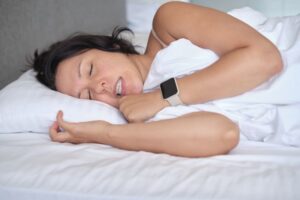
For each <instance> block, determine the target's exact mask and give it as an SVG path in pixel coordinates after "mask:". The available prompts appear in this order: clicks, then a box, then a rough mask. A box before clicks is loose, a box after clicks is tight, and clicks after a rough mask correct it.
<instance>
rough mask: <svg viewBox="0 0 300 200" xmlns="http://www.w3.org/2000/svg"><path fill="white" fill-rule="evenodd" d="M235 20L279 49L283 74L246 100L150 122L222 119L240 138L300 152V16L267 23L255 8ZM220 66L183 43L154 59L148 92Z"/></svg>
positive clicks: (172, 110)
mask: <svg viewBox="0 0 300 200" xmlns="http://www.w3.org/2000/svg"><path fill="white" fill-rule="evenodd" d="M229 14H231V15H232V16H234V17H236V18H238V19H240V20H242V21H244V22H246V23H247V24H249V25H251V26H252V27H254V28H255V29H256V30H257V31H259V32H260V33H261V34H263V35H264V36H265V37H267V38H268V39H270V40H271V41H272V42H273V43H274V44H275V45H276V46H277V47H278V49H279V51H280V53H281V55H282V58H283V62H284V69H283V70H282V72H281V73H280V74H279V75H277V76H276V77H274V78H272V79H270V80H269V81H267V82H266V83H264V84H262V85H260V86H258V87H257V88H255V89H253V90H252V91H249V92H246V93H244V94H242V95H239V96H235V97H232V98H227V99H223V100H216V101H211V102H208V103H204V104H197V105H188V106H183V105H182V106H177V107H167V108H165V109H164V110H162V111H161V112H159V113H158V114H157V115H156V116H155V117H154V118H153V119H152V120H161V119H168V118H174V117H178V116H180V115H184V114H187V113H190V112H197V111H211V112H217V113H221V114H223V115H225V116H227V117H229V118H230V119H232V120H233V121H235V122H236V123H237V124H238V125H239V127H240V130H241V136H242V137H241V138H242V139H247V140H252V141H264V142H269V143H278V144H284V145H290V146H298V147H300V92H299V88H298V87H299V86H300V15H297V16H293V17H280V18H270V19H268V18H266V17H265V16H264V15H262V14H261V13H259V12H257V11H254V10H252V9H251V8H247V7H246V8H242V9H236V10H233V11H231V12H229ZM217 60H218V56H217V55H216V54H215V53H214V52H213V51H211V50H209V49H203V48H200V47H198V46H196V45H194V44H193V43H191V42H190V41H189V40H187V39H184V38H183V39H179V40H176V41H174V42H172V43H171V44H170V45H169V46H168V47H166V48H165V49H163V50H161V51H160V52H159V53H158V55H157V56H156V57H155V59H154V61H153V64H152V66H151V70H150V72H149V74H148V77H147V80H146V82H145V84H144V90H145V91H149V90H152V89H153V88H156V87H158V86H159V84H160V83H161V82H162V81H164V80H167V79H169V78H171V77H181V76H184V75H187V74H190V73H193V72H195V71H197V70H201V69H204V68H206V67H208V66H209V65H210V64H212V63H214V62H215V61H217Z"/></svg>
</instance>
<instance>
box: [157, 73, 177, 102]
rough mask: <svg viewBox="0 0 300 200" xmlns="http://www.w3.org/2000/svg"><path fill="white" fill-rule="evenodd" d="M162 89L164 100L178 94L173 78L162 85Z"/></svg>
mask: <svg viewBox="0 0 300 200" xmlns="http://www.w3.org/2000/svg"><path fill="white" fill-rule="evenodd" d="M160 88H161V91H162V95H163V98H164V99H167V98H169V97H170V96H173V95H174V94H176V93H177V87H176V83H175V79H174V78H171V79H169V80H167V81H165V82H163V83H162V84H160Z"/></svg>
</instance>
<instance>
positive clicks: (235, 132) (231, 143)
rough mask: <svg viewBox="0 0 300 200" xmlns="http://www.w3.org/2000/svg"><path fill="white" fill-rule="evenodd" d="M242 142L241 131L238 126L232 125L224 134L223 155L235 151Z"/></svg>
mask: <svg viewBox="0 0 300 200" xmlns="http://www.w3.org/2000/svg"><path fill="white" fill-rule="evenodd" d="M239 140H240V130H239V127H238V125H236V124H234V123H233V124H232V126H231V127H230V128H228V130H227V131H225V132H224V134H223V135H222V139H221V141H222V143H223V147H224V148H223V152H222V153H223V154H227V153H228V152H230V151H231V150H232V149H234V148H235V147H236V146H237V145H238V143H239Z"/></svg>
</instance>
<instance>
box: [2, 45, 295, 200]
mask: <svg viewBox="0 0 300 200" xmlns="http://www.w3.org/2000/svg"><path fill="white" fill-rule="evenodd" d="M298 41H299V40H298ZM295 58H297V57H295ZM297 69H299V68H297ZM34 75H35V74H34V72H33V71H32V70H28V71H27V72H25V73H24V74H23V75H22V76H21V77H20V78H19V79H18V80H16V81H14V82H12V83H11V84H9V85H8V86H6V87H5V88H4V89H2V90H1V91H0V160H1V162H0V199H4V200H6V199H8V200H10V199H13V200H18V199H20V200H21V199H22V200H27V199H28V200H29V199H30V200H34V199H45V200H52V199H56V200H69V199H70V200H71V199H72V200H83V199H84V200H94V199H97V200H98V199H99V200H116V199H118V200H119V199H120V200H121V199H122V200H141V199H146V200H147V199H174V200H183V199H190V200H193V199H215V200H227V199H228V200H235V199H237V200H240V199H249V200H250V199H251V200H253V199H255V200H260V199H261V200H266V199H272V200H276V199H278V200H282V199H285V200H296V199H300V190H299V185H300V148H299V147H293V146H289V145H283V144H280V143H279V142H278V143H277V142H276V141H275V140H274V142H273V143H270V142H269V143H268V142H263V141H253V140H252V141H251V140H247V139H245V138H243V139H242V140H241V141H240V143H239V145H238V146H237V147H236V148H235V149H233V150H232V151H231V152H230V153H229V154H228V155H220V156H213V157H208V158H183V157H175V156H170V155H167V154H154V153H149V152H143V151H140V152H133V151H126V150H121V149H116V148H112V147H110V146H107V145H101V144H79V145H74V144H62V143H55V142H52V141H51V140H50V138H49V136H48V134H47V133H48V127H49V125H51V123H53V121H54V120H55V115H56V112H57V111H58V110H60V109H62V110H64V114H65V115H64V117H65V119H66V120H67V121H74V122H76V121H88V120H95V119H97V120H106V121H109V122H111V123H116V124H122V123H126V121H125V120H124V119H123V117H122V115H121V114H120V113H119V112H118V111H117V110H116V109H114V108H112V107H110V106H108V105H105V104H103V103H100V102H94V101H88V100H79V99H76V98H73V97H69V96H66V95H63V94H60V93H57V92H55V91H51V90H49V89H47V88H46V87H45V86H43V85H41V84H40V83H38V82H37V81H36V80H35V78H34ZM298 85H299V84H298ZM298 85H295V86H296V87H298ZM298 105H299V104H298ZM295 108H298V107H295ZM86 113H89V114H88V115H86ZM294 113H296V114H295V115H294V116H295V117H294V118H290V119H289V122H296V121H299V118H297V117H298V116H299V112H297V111H295V112H294ZM290 124H292V123H290ZM295 124H296V125H297V123H295ZM292 125H293V124H292ZM292 125H291V126H290V127H292V128H295V129H291V132H290V133H292V131H293V130H299V126H298V127H295V126H294V125H293V126H292ZM297 133H298V132H295V134H294V133H293V134H294V135H291V138H293V137H295V138H296V137H298V136H297V135H296V134H297ZM282 134H283V133H282ZM298 135H299V134H298ZM275 139H276V138H275ZM277 139H278V138H277ZM295 140H297V141H298V142H299V141H300V140H299V139H297V138H296V139H295ZM295 140H293V141H295Z"/></svg>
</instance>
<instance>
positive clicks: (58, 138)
mask: <svg viewBox="0 0 300 200" xmlns="http://www.w3.org/2000/svg"><path fill="white" fill-rule="evenodd" d="M49 132H50V134H49V135H50V138H51V140H52V141H55V142H67V141H68V139H69V133H67V132H61V131H59V126H58V123H57V122H54V123H53V124H52V126H51V127H50V129H49Z"/></svg>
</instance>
